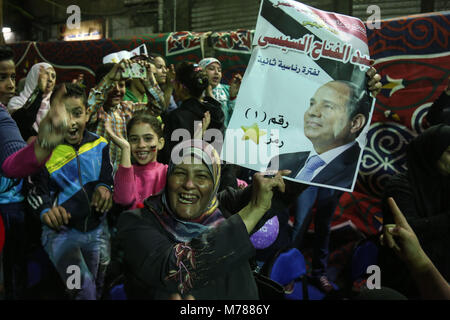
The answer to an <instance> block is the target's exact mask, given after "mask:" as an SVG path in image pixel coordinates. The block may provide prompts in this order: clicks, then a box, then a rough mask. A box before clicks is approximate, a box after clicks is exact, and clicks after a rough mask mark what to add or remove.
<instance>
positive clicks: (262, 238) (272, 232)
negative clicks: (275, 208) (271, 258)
mask: <svg viewBox="0 0 450 320" xmlns="http://www.w3.org/2000/svg"><path fill="white" fill-rule="evenodd" d="M279 227H280V223H279V222H278V217H277V216H274V217H272V218H271V219H269V220H267V221H266V223H265V224H264V225H263V226H262V227H261V229H259V230H258V231H256V232H255V233H254V234H253V235H252V236H251V237H250V241H251V242H252V243H253V246H254V247H255V248H256V249H265V248H267V247H269V246H270V245H271V244H272V243H274V242H275V240H276V239H277V237H278V231H279Z"/></svg>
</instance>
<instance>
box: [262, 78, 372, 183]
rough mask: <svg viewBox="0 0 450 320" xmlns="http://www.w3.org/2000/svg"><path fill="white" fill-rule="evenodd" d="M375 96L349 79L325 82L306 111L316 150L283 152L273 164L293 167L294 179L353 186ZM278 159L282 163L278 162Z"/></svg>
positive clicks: (309, 134) (306, 124) (308, 133)
mask: <svg viewBox="0 0 450 320" xmlns="http://www.w3.org/2000/svg"><path fill="white" fill-rule="evenodd" d="M370 107H371V98H370V97H369V95H368V94H367V93H366V91H364V90H362V89H360V88H358V87H357V86H356V85H355V84H353V83H351V82H348V81H341V80H335V81H330V82H327V83H325V84H324V85H322V86H321V87H319V88H318V89H317V91H316V92H315V93H314V95H313V96H312V97H311V99H310V104H309V108H308V109H307V110H306V112H305V114H304V134H305V136H306V137H307V138H308V139H309V140H310V141H311V143H312V145H313V150H311V151H309V152H308V151H307V152H304V151H302V152H293V153H285V154H281V155H279V156H277V157H276V159H275V158H272V160H271V162H270V164H269V167H268V169H272V167H271V165H272V164H276V163H278V167H279V168H280V169H289V170H291V171H292V172H291V174H290V175H289V177H290V178H294V179H296V180H299V181H304V182H315V183H320V184H325V185H330V186H336V187H341V188H346V189H350V188H351V187H352V184H353V180H354V177H355V174H356V169H357V165H358V159H359V155H360V152H361V148H360V146H359V144H358V142H357V141H356V138H357V137H358V136H359V134H360V133H361V131H362V130H363V128H364V126H365V125H366V124H367V122H368V120H369V114H370ZM274 160H278V162H276V161H274Z"/></svg>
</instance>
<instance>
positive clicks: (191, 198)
mask: <svg viewBox="0 0 450 320" xmlns="http://www.w3.org/2000/svg"><path fill="white" fill-rule="evenodd" d="M199 198H200V197H199V196H197V195H195V194H189V193H180V194H178V201H179V202H181V203H183V204H194V203H196V202H197V201H198V200H199Z"/></svg>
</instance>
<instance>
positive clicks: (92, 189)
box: [28, 83, 113, 300]
mask: <svg viewBox="0 0 450 320" xmlns="http://www.w3.org/2000/svg"><path fill="white" fill-rule="evenodd" d="M65 86H66V94H65V95H64V97H63V99H64V100H63V101H64V104H65V107H66V110H67V112H68V113H69V115H70V123H69V124H68V125H69V129H68V131H67V133H66V135H65V139H64V143H62V144H60V145H58V146H57V147H56V148H55V149H54V150H53V153H52V155H51V157H50V158H49V159H48V161H47V162H46V164H45V167H44V168H43V169H42V170H41V172H39V174H37V175H35V176H34V177H33V184H34V187H33V189H32V190H31V191H30V192H29V194H28V202H29V203H30V204H31V205H32V207H33V209H34V210H35V211H36V212H37V213H39V214H40V217H41V221H42V223H43V230H42V239H41V240H42V245H43V247H44V249H45V251H46V252H47V253H48V255H49V258H50V260H51V261H52V262H53V264H54V265H55V267H56V269H57V271H58V273H59V275H60V277H61V278H62V280H63V282H64V284H65V285H66V287H67V290H68V292H69V295H70V297H71V298H73V299H79V300H95V299H98V298H99V297H100V296H101V294H102V292H101V290H102V286H103V279H104V274H105V272H106V267H107V265H108V263H109V257H110V253H109V251H110V244H109V238H110V235H109V231H108V226H107V221H106V213H107V212H108V211H109V210H110V209H111V207H112V187H111V186H112V185H113V177H112V166H111V162H110V158H109V147H108V143H107V141H106V140H105V139H104V138H103V137H100V136H98V135H96V134H93V133H91V132H89V131H87V130H86V123H87V121H88V119H89V114H88V113H87V111H86V95H85V93H84V91H83V89H81V88H80V87H79V86H77V85H76V84H70V83H66V84H65Z"/></svg>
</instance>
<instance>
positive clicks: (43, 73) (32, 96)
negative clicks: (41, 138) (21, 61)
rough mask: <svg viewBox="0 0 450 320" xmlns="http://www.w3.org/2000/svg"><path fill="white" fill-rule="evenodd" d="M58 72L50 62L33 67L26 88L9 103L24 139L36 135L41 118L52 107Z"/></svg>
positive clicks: (9, 108)
mask: <svg viewBox="0 0 450 320" xmlns="http://www.w3.org/2000/svg"><path fill="white" fill-rule="evenodd" d="M55 82H56V73H55V70H54V69H53V67H52V66H51V65H50V64H48V63H44V62H43V63H37V64H35V65H33V66H32V67H31V70H30V71H29V72H28V75H27V77H26V80H25V86H24V89H23V90H22V91H21V92H20V94H19V95H18V96H16V97H13V98H11V100H10V101H9V103H8V111H9V112H10V113H11V116H12V118H13V119H14V120H15V121H16V123H17V125H18V126H19V129H20V133H21V134H22V137H23V139H24V140H28V139H29V138H30V137H31V136H35V135H36V133H37V131H38V128H39V123H40V122H41V119H43V118H44V117H45V115H46V114H47V112H48V109H49V108H50V96H51V94H52V91H53V88H54V87H55Z"/></svg>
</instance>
